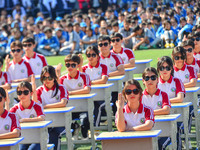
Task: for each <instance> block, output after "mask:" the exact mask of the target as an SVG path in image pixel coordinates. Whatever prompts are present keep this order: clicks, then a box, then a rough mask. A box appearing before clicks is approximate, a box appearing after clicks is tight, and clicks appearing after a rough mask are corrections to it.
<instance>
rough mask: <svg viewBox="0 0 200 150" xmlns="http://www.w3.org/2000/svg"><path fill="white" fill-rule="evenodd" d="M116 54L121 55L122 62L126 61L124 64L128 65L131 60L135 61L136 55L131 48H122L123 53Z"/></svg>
mask: <svg viewBox="0 0 200 150" xmlns="http://www.w3.org/2000/svg"><path fill="white" fill-rule="evenodd" d="M111 52H113V53H115V51H114V50H113V49H112V51H111ZM115 54H117V55H119V56H120V57H121V58H122V60H123V61H124V64H128V63H129V61H130V60H131V59H135V55H134V53H133V51H132V50H131V49H129V48H123V47H122V48H121V51H120V52H119V53H115Z"/></svg>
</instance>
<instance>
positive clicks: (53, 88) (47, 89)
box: [44, 84, 56, 92]
mask: <svg viewBox="0 0 200 150" xmlns="http://www.w3.org/2000/svg"><path fill="white" fill-rule="evenodd" d="M55 88H56V85H55V84H54V86H53V87H52V88H51V89H49V88H47V87H46V86H45V85H44V89H45V90H46V91H47V92H48V91H49V90H52V91H54V90H55Z"/></svg>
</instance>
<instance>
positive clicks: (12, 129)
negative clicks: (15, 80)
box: [0, 87, 21, 139]
mask: <svg viewBox="0 0 200 150" xmlns="http://www.w3.org/2000/svg"><path fill="white" fill-rule="evenodd" d="M0 95H1V96H0V122H1V126H0V139H8V138H17V137H20V132H21V128H20V125H19V120H18V119H17V117H16V115H15V114H14V113H10V112H8V110H6V109H4V104H5V103H6V92H5V90H4V89H3V88H2V87H0Z"/></svg>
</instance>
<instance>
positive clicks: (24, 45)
mask: <svg viewBox="0 0 200 150" xmlns="http://www.w3.org/2000/svg"><path fill="white" fill-rule="evenodd" d="M31 46H32V44H23V47H31Z"/></svg>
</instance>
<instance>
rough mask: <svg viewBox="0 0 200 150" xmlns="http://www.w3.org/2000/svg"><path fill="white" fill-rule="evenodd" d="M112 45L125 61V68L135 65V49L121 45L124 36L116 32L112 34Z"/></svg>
mask: <svg viewBox="0 0 200 150" xmlns="http://www.w3.org/2000/svg"><path fill="white" fill-rule="evenodd" d="M110 38H111V45H112V47H113V49H112V51H111V52H113V53H115V54H118V55H119V56H120V57H121V58H122V60H123V61H124V68H130V67H135V55H134V53H133V51H132V50H131V49H129V48H123V47H122V46H121V45H122V43H123V36H122V34H120V33H117V32H114V33H113V34H111V36H110Z"/></svg>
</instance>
